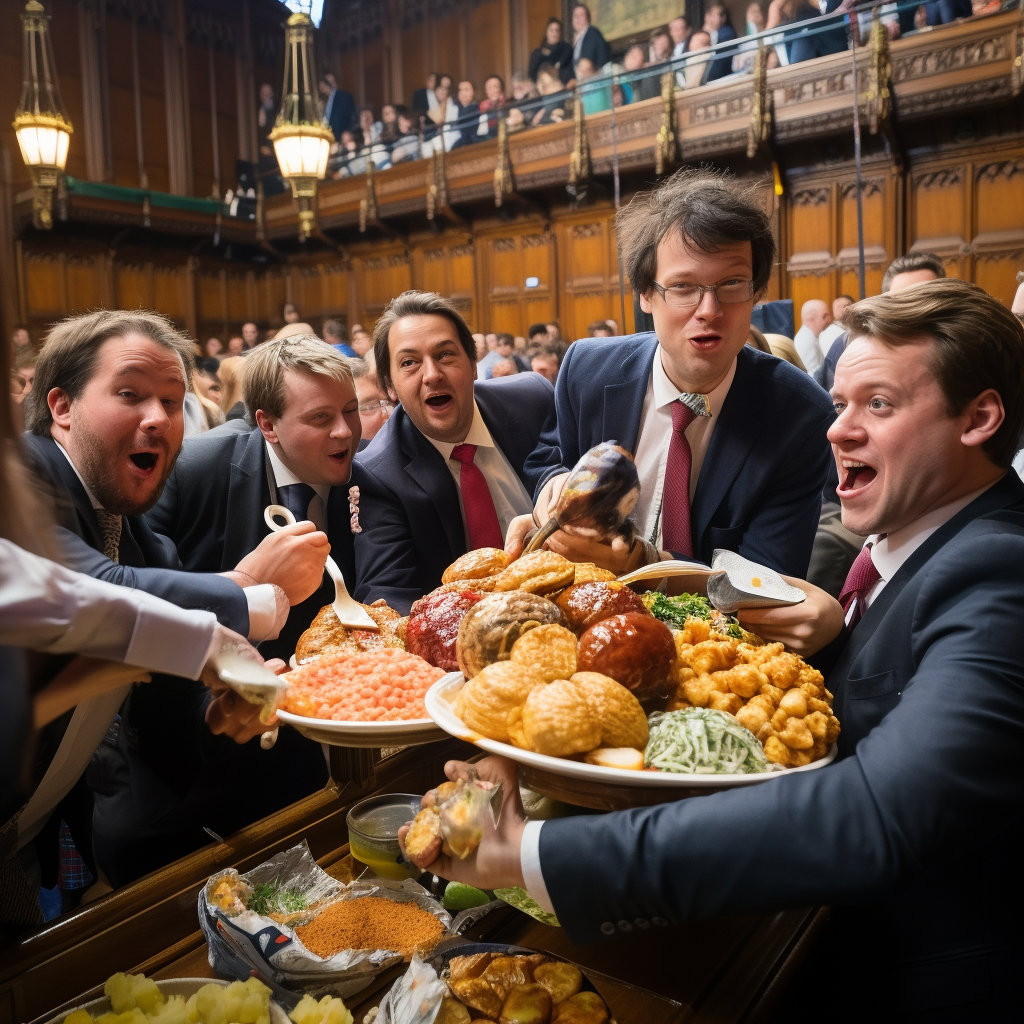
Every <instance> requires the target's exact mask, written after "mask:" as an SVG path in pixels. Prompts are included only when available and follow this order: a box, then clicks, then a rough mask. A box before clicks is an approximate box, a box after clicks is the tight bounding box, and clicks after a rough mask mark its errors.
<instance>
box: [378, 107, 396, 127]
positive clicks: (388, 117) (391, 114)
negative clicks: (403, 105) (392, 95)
mask: <svg viewBox="0 0 1024 1024" xmlns="http://www.w3.org/2000/svg"><path fill="white" fill-rule="evenodd" d="M397 117H398V114H397V112H396V111H395V108H394V107H393V106H392V105H391V104H390V103H385V104H384V106H383V107H381V108H380V119H381V121H383V122H384V124H394V123H395V120H396V119H397Z"/></svg>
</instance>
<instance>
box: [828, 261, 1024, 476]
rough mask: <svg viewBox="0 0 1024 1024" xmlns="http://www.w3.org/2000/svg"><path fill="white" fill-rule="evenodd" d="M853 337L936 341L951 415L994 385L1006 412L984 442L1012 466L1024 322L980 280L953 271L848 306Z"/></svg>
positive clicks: (1021, 407) (1022, 380) (1018, 427)
mask: <svg viewBox="0 0 1024 1024" xmlns="http://www.w3.org/2000/svg"><path fill="white" fill-rule="evenodd" d="M841 319H842V323H843V326H844V327H846V329H847V331H848V332H849V336H850V338H851V340H852V339H853V338H855V337H862V336H865V335H867V336H870V337H872V338H878V340H879V341H882V342H884V343H885V344H887V345H894V346H895V345H909V344H914V343H915V342H921V341H929V342H931V343H932V356H931V358H930V363H931V367H930V368H931V371H932V373H933V374H934V376H935V379H936V381H938V384H939V387H940V388H941V389H942V393H943V394H944V395H945V396H946V407H947V410H948V412H949V415H950V416H958V415H959V414H960V413H961V412H963V410H964V408H965V407H966V406H967V404H968V402H970V401H971V400H972V399H974V398H977V396H978V395H980V394H981V393H982V392H983V391H987V390H989V389H990V388H991V389H992V390H993V391H996V392H998V393H999V396H1000V398H1002V400H1003V409H1004V410H1005V413H1006V417H1005V419H1004V420H1003V423H1002V425H1001V426H1000V427H999V429H998V430H997V431H996V432H995V434H994V435H993V436H992V437H990V438H989V439H988V441H986V442H985V444H984V445H983V446H982V448H983V450H984V451H985V453H986V454H987V455H988V457H989V458H990V459H991V460H992V462H994V463H995V464H996V465H997V466H1000V467H1002V468H1007V467H1008V466H1009V465H1010V463H1011V462H1012V461H1013V456H1014V454H1015V453H1016V451H1017V448H1018V443H1019V440H1020V435H1021V431H1022V429H1024V325H1022V324H1021V322H1020V321H1019V320H1018V319H1017V318H1016V317H1015V316H1014V315H1013V314H1012V313H1011V312H1010V311H1009V310H1008V309H1007V308H1006V307H1005V306H1004V305H1003V304H1002V303H1001V302H999V301H998V300H996V299H994V298H992V296H991V295H989V294H988V293H987V292H985V291H983V290H982V289H981V288H979V287H978V286H977V285H974V284H969V283H968V282H967V281H959V280H956V279H954V278H947V279H946V280H939V281H925V282H923V283H922V284H919V285H915V286H914V287H913V288H907V289H906V290H905V291H898V292H895V293H891V294H887V295H875V296H873V297H872V298H870V299H863V300H861V301H860V302H857V303H854V305H852V306H849V307H848V308H847V309H846V311H845V312H844V313H843V315H842V318H841Z"/></svg>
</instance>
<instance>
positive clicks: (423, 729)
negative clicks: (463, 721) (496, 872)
mask: <svg viewBox="0 0 1024 1024" xmlns="http://www.w3.org/2000/svg"><path fill="white" fill-rule="evenodd" d="M438 682H444V680H443V679H439V680H438ZM435 685H436V684H435ZM277 717H278V718H279V719H280V720H281V721H282V722H284V723H285V724H287V725H290V726H291V727H292V728H293V729H295V730H296V731H297V732H299V733H301V734H302V735H303V736H305V737H306V738H307V739H310V740H313V741H314V742H316V743H326V744H327V745H328V746H331V747H412V746H416V745H418V744H420V743H436V742H437V741H438V740H443V739H445V738H446V736H447V733H446V732H445V730H444V729H442V728H441V727H439V726H438V725H437V724H436V723H435V722H434V721H433V720H431V719H429V718H412V719H408V720H407V721H399V722H336V721H334V720H333V719H330V718H307V717H306V716H305V715H293V714H292V713H291V712H290V711H282V710H281V709H280V708H278V709H277Z"/></svg>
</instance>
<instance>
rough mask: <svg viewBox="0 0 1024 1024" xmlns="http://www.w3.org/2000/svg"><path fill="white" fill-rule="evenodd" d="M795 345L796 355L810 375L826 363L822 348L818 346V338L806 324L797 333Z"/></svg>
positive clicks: (794, 340)
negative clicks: (822, 355)
mask: <svg viewBox="0 0 1024 1024" xmlns="http://www.w3.org/2000/svg"><path fill="white" fill-rule="evenodd" d="M793 344H794V345H795V346H796V354H797V355H798V356H799V357H800V361H801V362H802V363H803V364H804V369H805V370H806V371H807V372H808V373H814V371H815V370H817V369H818V367H819V366H821V364H822V363H823V362H824V359H822V357H821V347H820V346H819V345H818V336H817V335H816V334H815V333H814V331H812V330H811V329H810V327H808V326H807V325H806V324H804V325H803V326H801V328H800V330H799V331H797V332H796V337H795V338H794V339H793Z"/></svg>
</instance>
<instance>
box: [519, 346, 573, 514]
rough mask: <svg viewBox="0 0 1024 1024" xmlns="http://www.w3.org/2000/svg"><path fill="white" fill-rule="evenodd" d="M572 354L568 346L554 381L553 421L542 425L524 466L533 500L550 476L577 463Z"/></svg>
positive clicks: (565, 470) (567, 469) (566, 470)
mask: <svg viewBox="0 0 1024 1024" xmlns="http://www.w3.org/2000/svg"><path fill="white" fill-rule="evenodd" d="M573 355H574V350H573V346H572V345H570V346H569V350H568V351H567V352H566V353H565V357H564V358H563V359H562V366H561V368H560V369H559V371H558V379H557V380H556V382H555V422H554V423H553V424H549V423H546V424H545V425H544V429H543V430H542V431H541V435H540V440H539V441H538V442H537V447H536V448H535V449H534V450H533V453H532V454H531V455H530V457H529V458H528V459H527V460H526V465H525V467H524V471H525V472H527V473H529V474H530V475H531V477H532V478H534V479H535V480H536V485H535V487H534V490H533V496H534V500H536V498H537V494H538V493H539V492H540V490H541V488H542V487H543V486H544V485H545V484H546V483H547V482H548V480H550V479H551V477H553V476H556V475H557V474H558V473H568V472H569V470H570V469H571V468H572V467H573V466H575V465H576V463H577V462H579V460H580V452H579V429H578V425H577V422H576V411H575V409H574V407H573V399H572V396H571V395H570V384H569V379H570V376H571V374H570V372H569V365H570V363H571V362H572V358H573Z"/></svg>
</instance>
